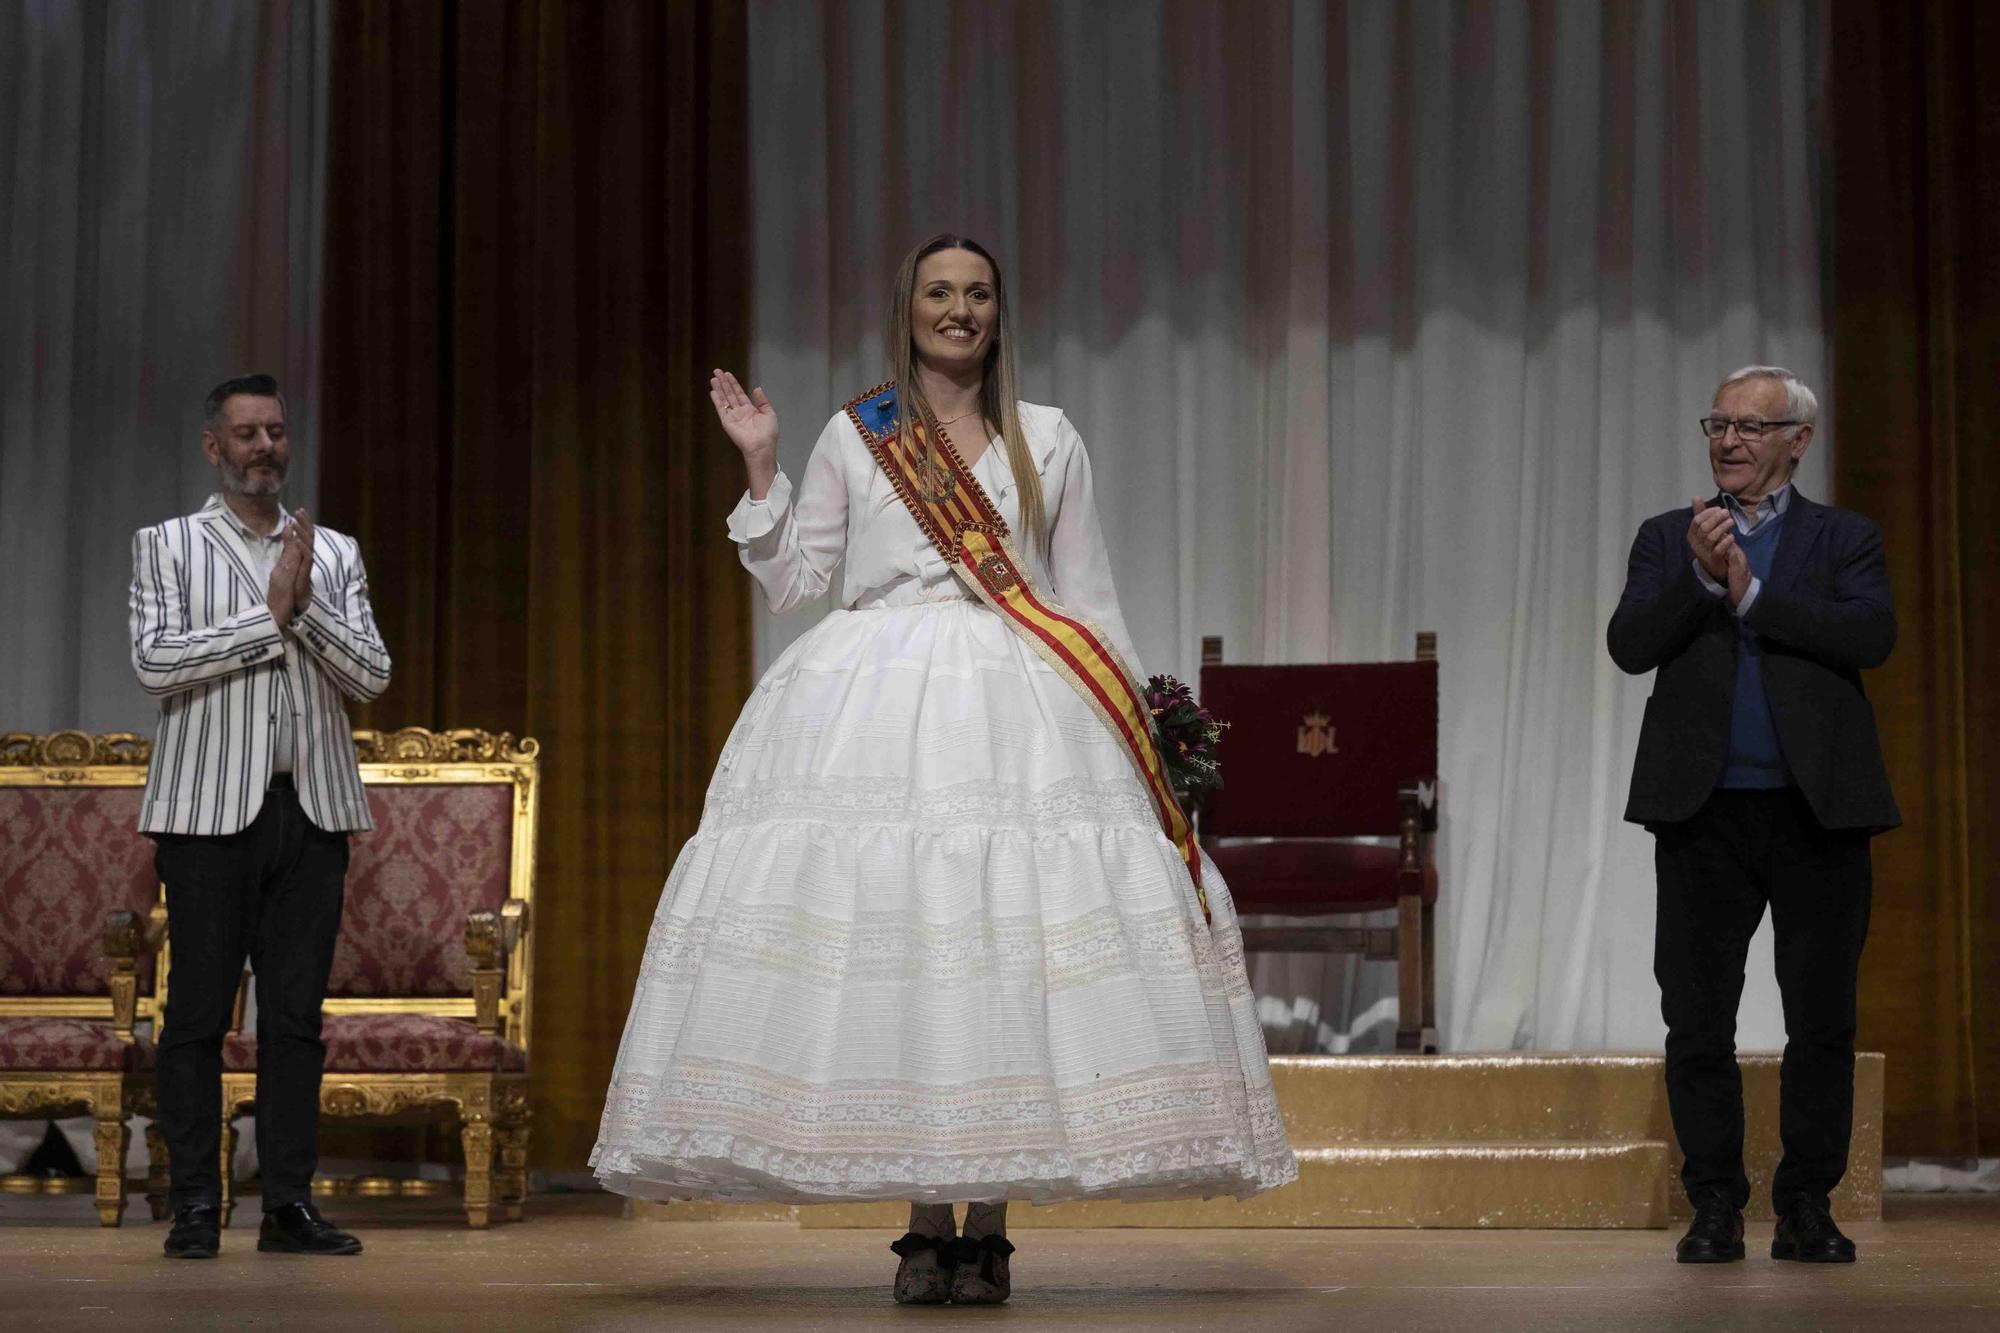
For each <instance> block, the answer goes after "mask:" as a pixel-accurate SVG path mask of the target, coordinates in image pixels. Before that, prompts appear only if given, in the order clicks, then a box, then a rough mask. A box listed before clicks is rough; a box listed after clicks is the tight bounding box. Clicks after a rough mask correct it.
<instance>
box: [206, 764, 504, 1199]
mask: <svg viewBox="0 0 2000 1333" xmlns="http://www.w3.org/2000/svg"><path fill="white" fill-rule="evenodd" d="M354 745H355V750H356V752H357V754H358V756H359V758H360V760H361V780H362V782H363V783H364V784H366V785H369V786H388V785H397V784H414V783H427V784H432V785H465V784H473V783H505V784H509V785H511V786H512V787H513V788H514V792H515V797H514V803H513V820H514V827H513V844H512V857H511V864H510V866H509V875H508V896H507V901H506V902H505V903H504V904H503V905H502V906H501V908H500V909H499V910H498V911H494V910H490V909H481V910H475V911H473V912H471V913H469V914H468V918H467V921H466V927H465V947H466V951H467V953H468V954H470V955H471V958H472V964H473V966H472V994H471V996H469V997H467V996H382V997H368V998H330V999H328V1000H327V1001H326V1013H327V1014H329V1015H336V1014H364V1013H374V1014H384V1013H387V1014H429V1015H436V1016H442V1017H450V1018H469V1019H471V1020H472V1021H473V1023H474V1025H475V1026H476V1027H477V1028H478V1030H479V1031H480V1032H481V1033H483V1034H486V1035H497V1036H500V1037H502V1038H504V1039H505V1040H507V1041H508V1042H511V1043H512V1044H513V1045H514V1046H515V1047H517V1048H518V1049H519V1051H520V1052H521V1055H522V1065H523V1068H522V1069H521V1070H520V1071H518V1072H513V1071H500V1070H495V1071H492V1072H485V1071H478V1072H467V1073H428V1072H426V1073H403V1072H396V1073H342V1072H333V1071H329V1072H328V1073H327V1074H326V1075H325V1077H324V1079H323V1080H322V1081H321V1084H320V1114H321V1115H322V1116H323V1117H330V1118H334V1119H339V1120H345V1121H349V1122H353V1123H359V1124H412V1123H418V1124H426V1123H437V1122H439V1121H446V1122H452V1123H456V1124H457V1126H458V1130H459V1141H460V1143H461V1144H462V1146H463V1148H464V1151H465V1216H466V1222H467V1224H468V1225H470V1226H473V1227H484V1226H487V1225H488V1224H489V1223H491V1222H494V1221H500V1222H518V1221H519V1220H521V1215H522V1205H523V1203H524V1201H525V1200H526V1198H527V1193H528V1075H527V1072H526V1057H527V1052H528V1034H529V1032H530V1030H531V1026H532V1024H531V1018H532V1012H531V1009H532V1003H533V994H534V950H533V948H532V947H531V946H530V940H529V933H528V932H529V929H530V926H531V924H532V921H533V904H534V897H535V830H536V821H537V816H538V813H539V809H540V801H541V784H540V768H539V762H538V759H537V756H538V755H539V754H540V752H541V746H540V745H539V744H538V743H537V742H536V741H534V740H533V739H532V738H527V737H523V738H522V739H521V740H519V741H518V742H517V741H516V740H515V739H514V737H513V736H512V735H510V734H508V733H506V732H498V733H488V732H484V731H475V730H456V731H436V732H433V731H427V730H425V729H424V728H421V727H406V728H404V729H403V730H401V731H391V732H382V731H356V732H355V733H354ZM246 979H247V974H246ZM242 1015H243V995H242V993H241V991H240V990H239V993H238V996H237V1005H236V1024H235V1026H236V1027H237V1028H239V1029H240V1027H241V1025H242ZM256 1099H257V1075H256V1074H255V1073H254V1072H239V1071H231V1072H226V1073H224V1074H223V1076H222V1130H223V1132H222V1211H223V1218H224V1224H225V1225H227V1219H228V1218H229V1215H230V1213H231V1211H232V1209H233V1207H234V1202H235V1201H234V1181H233V1178H232V1177H233V1171H232V1169H231V1163H232V1160H233V1159H234V1157H235V1147H236V1138H237V1131H236V1128H235V1123H234V1122H235V1120H236V1117H238V1116H239V1115H243V1114H245V1113H247V1112H249V1111H250V1110H252V1109H253V1108H254V1105H255V1103H256ZM496 1157H497V1158H498V1163H497V1167H496V1163H495V1158H496Z"/></svg>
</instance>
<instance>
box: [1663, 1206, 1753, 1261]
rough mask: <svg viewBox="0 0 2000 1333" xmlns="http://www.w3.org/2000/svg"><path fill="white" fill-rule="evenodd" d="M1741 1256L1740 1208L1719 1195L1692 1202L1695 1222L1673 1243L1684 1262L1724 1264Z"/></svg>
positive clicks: (1677, 1257) (1741, 1212)
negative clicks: (1676, 1242)
mask: <svg viewBox="0 0 2000 1333" xmlns="http://www.w3.org/2000/svg"><path fill="white" fill-rule="evenodd" d="M1742 1257H1743V1210H1742V1209H1740V1208H1738V1207H1737V1206H1736V1205H1735V1204H1733V1203H1731V1202H1729V1200H1728V1199H1725V1198H1723V1197H1722V1196H1721V1195H1719V1194H1705V1195H1703V1196H1702V1197H1701V1198H1699V1199H1696V1200H1695V1201H1694V1221H1693V1222H1692V1223H1690V1224H1689V1225H1688V1229H1687V1235H1685V1236H1682V1237H1681V1240H1680V1244H1678V1245H1676V1246H1674V1259H1675V1260H1676V1261H1677V1262H1680V1263H1684V1264H1727V1263H1734V1262H1735V1261H1736V1260H1738V1259H1741V1258H1742Z"/></svg>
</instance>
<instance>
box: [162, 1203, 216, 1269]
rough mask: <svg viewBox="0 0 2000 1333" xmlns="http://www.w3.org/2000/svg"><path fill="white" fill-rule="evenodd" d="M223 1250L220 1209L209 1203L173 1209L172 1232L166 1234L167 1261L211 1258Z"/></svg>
mask: <svg viewBox="0 0 2000 1333" xmlns="http://www.w3.org/2000/svg"><path fill="white" fill-rule="evenodd" d="M221 1249H222V1209H221V1208H220V1207H218V1206H217V1205H215V1204H212V1203H190V1204H184V1205H182V1206H181V1207H179V1208H176V1209H174V1229H173V1230H172V1231H169V1232H168V1233H167V1244H166V1251H167V1258H169V1259H213V1258H214V1257H215V1256H216V1253H217V1252H218V1251H220V1250H221Z"/></svg>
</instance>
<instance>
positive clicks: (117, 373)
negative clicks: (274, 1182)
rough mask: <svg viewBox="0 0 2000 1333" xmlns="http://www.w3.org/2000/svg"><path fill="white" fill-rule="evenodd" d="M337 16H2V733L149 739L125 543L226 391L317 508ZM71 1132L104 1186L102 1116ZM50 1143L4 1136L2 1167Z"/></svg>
mask: <svg viewBox="0 0 2000 1333" xmlns="http://www.w3.org/2000/svg"><path fill="white" fill-rule="evenodd" d="M325 23H326V5H325V3H324V0H299V2H297V3H292V4H286V5H272V4H265V3H263V2H262V0H203V3H201V4H198V5H196V4H155V3H151V2H150V0H93V2H90V3H85V2H82V0H0V731H53V730H58V729H61V728H67V727H82V728H85V729H88V730H93V731H139V732H143V733H148V734H150V733H151V731H152V729H153V720H154V718H155V716H156V715H157V710H156V705H155V704H154V702H153V700H152V699H150V698H148V697H147V695H146V693H145V692H144V691H143V690H141V689H140V688H139V685H138V682H137V681H136V680H135V679H134V678H133V675H132V661H131V646H130V637H129V636H130V631H129V630H128V628H127V620H126V617H127V612H126V595H127V589H128V588H129V586H130V584H131V580H132V534H133V532H134V531H135V530H137V529H138V528H141V527H143V526H145V525H147V524H150V523H157V522H159V521H160V520H161V519H164V518H168V517H171V516H172V515H175V514H184V513H189V512H191V511H193V510H194V509H196V508H198V507H199V506H200V504H201V502H202V500H203V499H204V498H205V497H206V496H207V495H208V494H209V493H210V492H211V491H212V490H213V489H214V472H213V470H212V469H211V468H210V467H209V466H208V464H207V463H206V462H204V461H203V459H202V457H201V453H200V441H201V400H202V397H203V395H204V394H206V393H207V392H208V390H209V388H210V387H211V386H212V385H214V384H216V383H218V382H219V381H221V380H223V379H226V378H228V377H229V376H231V375H235V374H240V373H243V372H245V371H249V370H263V371H268V372H270V373H272V374H274V375H276V376H277V377H278V379H279V382H280V383H281V384H282V385H283V386H284V388H285V395H286V400H287V402H286V407H287V417H288V421H289V425H290V427H291V434H292V441H293V444H292V467H291V474H290V478H289V480H288V481H287V483H286V490H285V493H286V498H287V501H288V502H289V503H291V504H293V505H305V506H307V507H308V508H311V507H312V506H313V503H314V496H315V494H316V489H317V488H316V486H315V481H314V472H315V458H314V455H313V452H312V448H311V445H312V406H313V399H314V395H313V390H314V387H315V382H316V380H317V378H318V365H317V347H318V324H319V290H320V253H321V245H320V238H321V223H322V215H323V211H324V210H323V208H322V201H321V193H322V182H323V181H324V179H325V142H326V135H325V108H326V39H325ZM253 1003H254V1001H253ZM64 1128H65V1130H66V1131H67V1134H68V1137H69V1140H70V1142H71V1143H72V1145H73V1146H74V1147H75V1148H76V1150H77V1152H78V1153H79V1155H80V1156H81V1157H82V1158H83V1159H84V1165H85V1167H86V1168H87V1169H94V1168H95V1149H94V1148H93V1147H92V1141H91V1134H90V1122H89V1121H88V1120H87V1119H85V1120H79V1121H71V1122H68V1123H67V1124H66V1125H65V1126H64ZM42 1132H43V1131H42V1126H41V1125H40V1124H38V1123H34V1122H26V1121H0V1170H11V1169H12V1168H13V1166H14V1165H15V1164H16V1163H18V1162H19V1161H20V1159H21V1157H22V1156H23V1154H24V1153H25V1152H26V1151H27V1150H28V1149H30V1148H31V1147H32V1146H33V1145H34V1143H35V1142H36V1141H38V1140H39V1139H40V1138H41V1137H42ZM250 1139H251V1136H250V1135H247V1134H246V1135H245V1136H244V1141H245V1143H248V1142H249V1141H250ZM252 1162H254V1156H253V1155H252V1153H251V1152H250V1151H249V1150H246V1151H245V1152H244V1153H243V1155H242V1156H241V1157H240V1158H239V1166H240V1168H241V1170H242V1171H243V1173H244V1174H245V1175H246V1176H247V1174H248V1169H249V1166H250V1165H251V1163H252Z"/></svg>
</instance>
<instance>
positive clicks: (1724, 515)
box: [1688, 495, 1750, 606]
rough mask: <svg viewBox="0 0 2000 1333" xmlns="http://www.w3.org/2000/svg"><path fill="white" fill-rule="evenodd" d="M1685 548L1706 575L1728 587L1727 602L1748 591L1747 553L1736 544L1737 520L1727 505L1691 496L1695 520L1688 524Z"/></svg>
mask: <svg viewBox="0 0 2000 1333" xmlns="http://www.w3.org/2000/svg"><path fill="white" fill-rule="evenodd" d="M1688 549H1689V550H1691V551H1693V552H1694V558H1695V559H1696V560H1699V561H1700V562H1701V567H1702V569H1703V570H1705V571H1706V572H1707V574H1708V576H1709V577H1710V578H1712V579H1714V580H1715V581H1716V582H1717V583H1720V584H1721V585H1723V587H1725V588H1726V589H1728V591H1729V604H1730V605H1731V606H1736V605H1739V604H1740V603H1741V602H1742V601H1743V599H1744V598H1745V597H1747V596H1749V595H1750V557H1748V556H1746V555H1744V554H1743V548H1742V547H1741V546H1738V545H1737V544H1736V521H1735V519H1734V518H1733V517H1732V516H1731V515H1730V513H1729V506H1727V505H1711V504H1709V503H1708V502H1707V501H1705V500H1703V499H1702V498H1701V497H1700V496H1698V495H1697V496H1696V497H1695V499H1694V520H1693V521H1692V522H1690V523H1689V524H1688Z"/></svg>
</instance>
